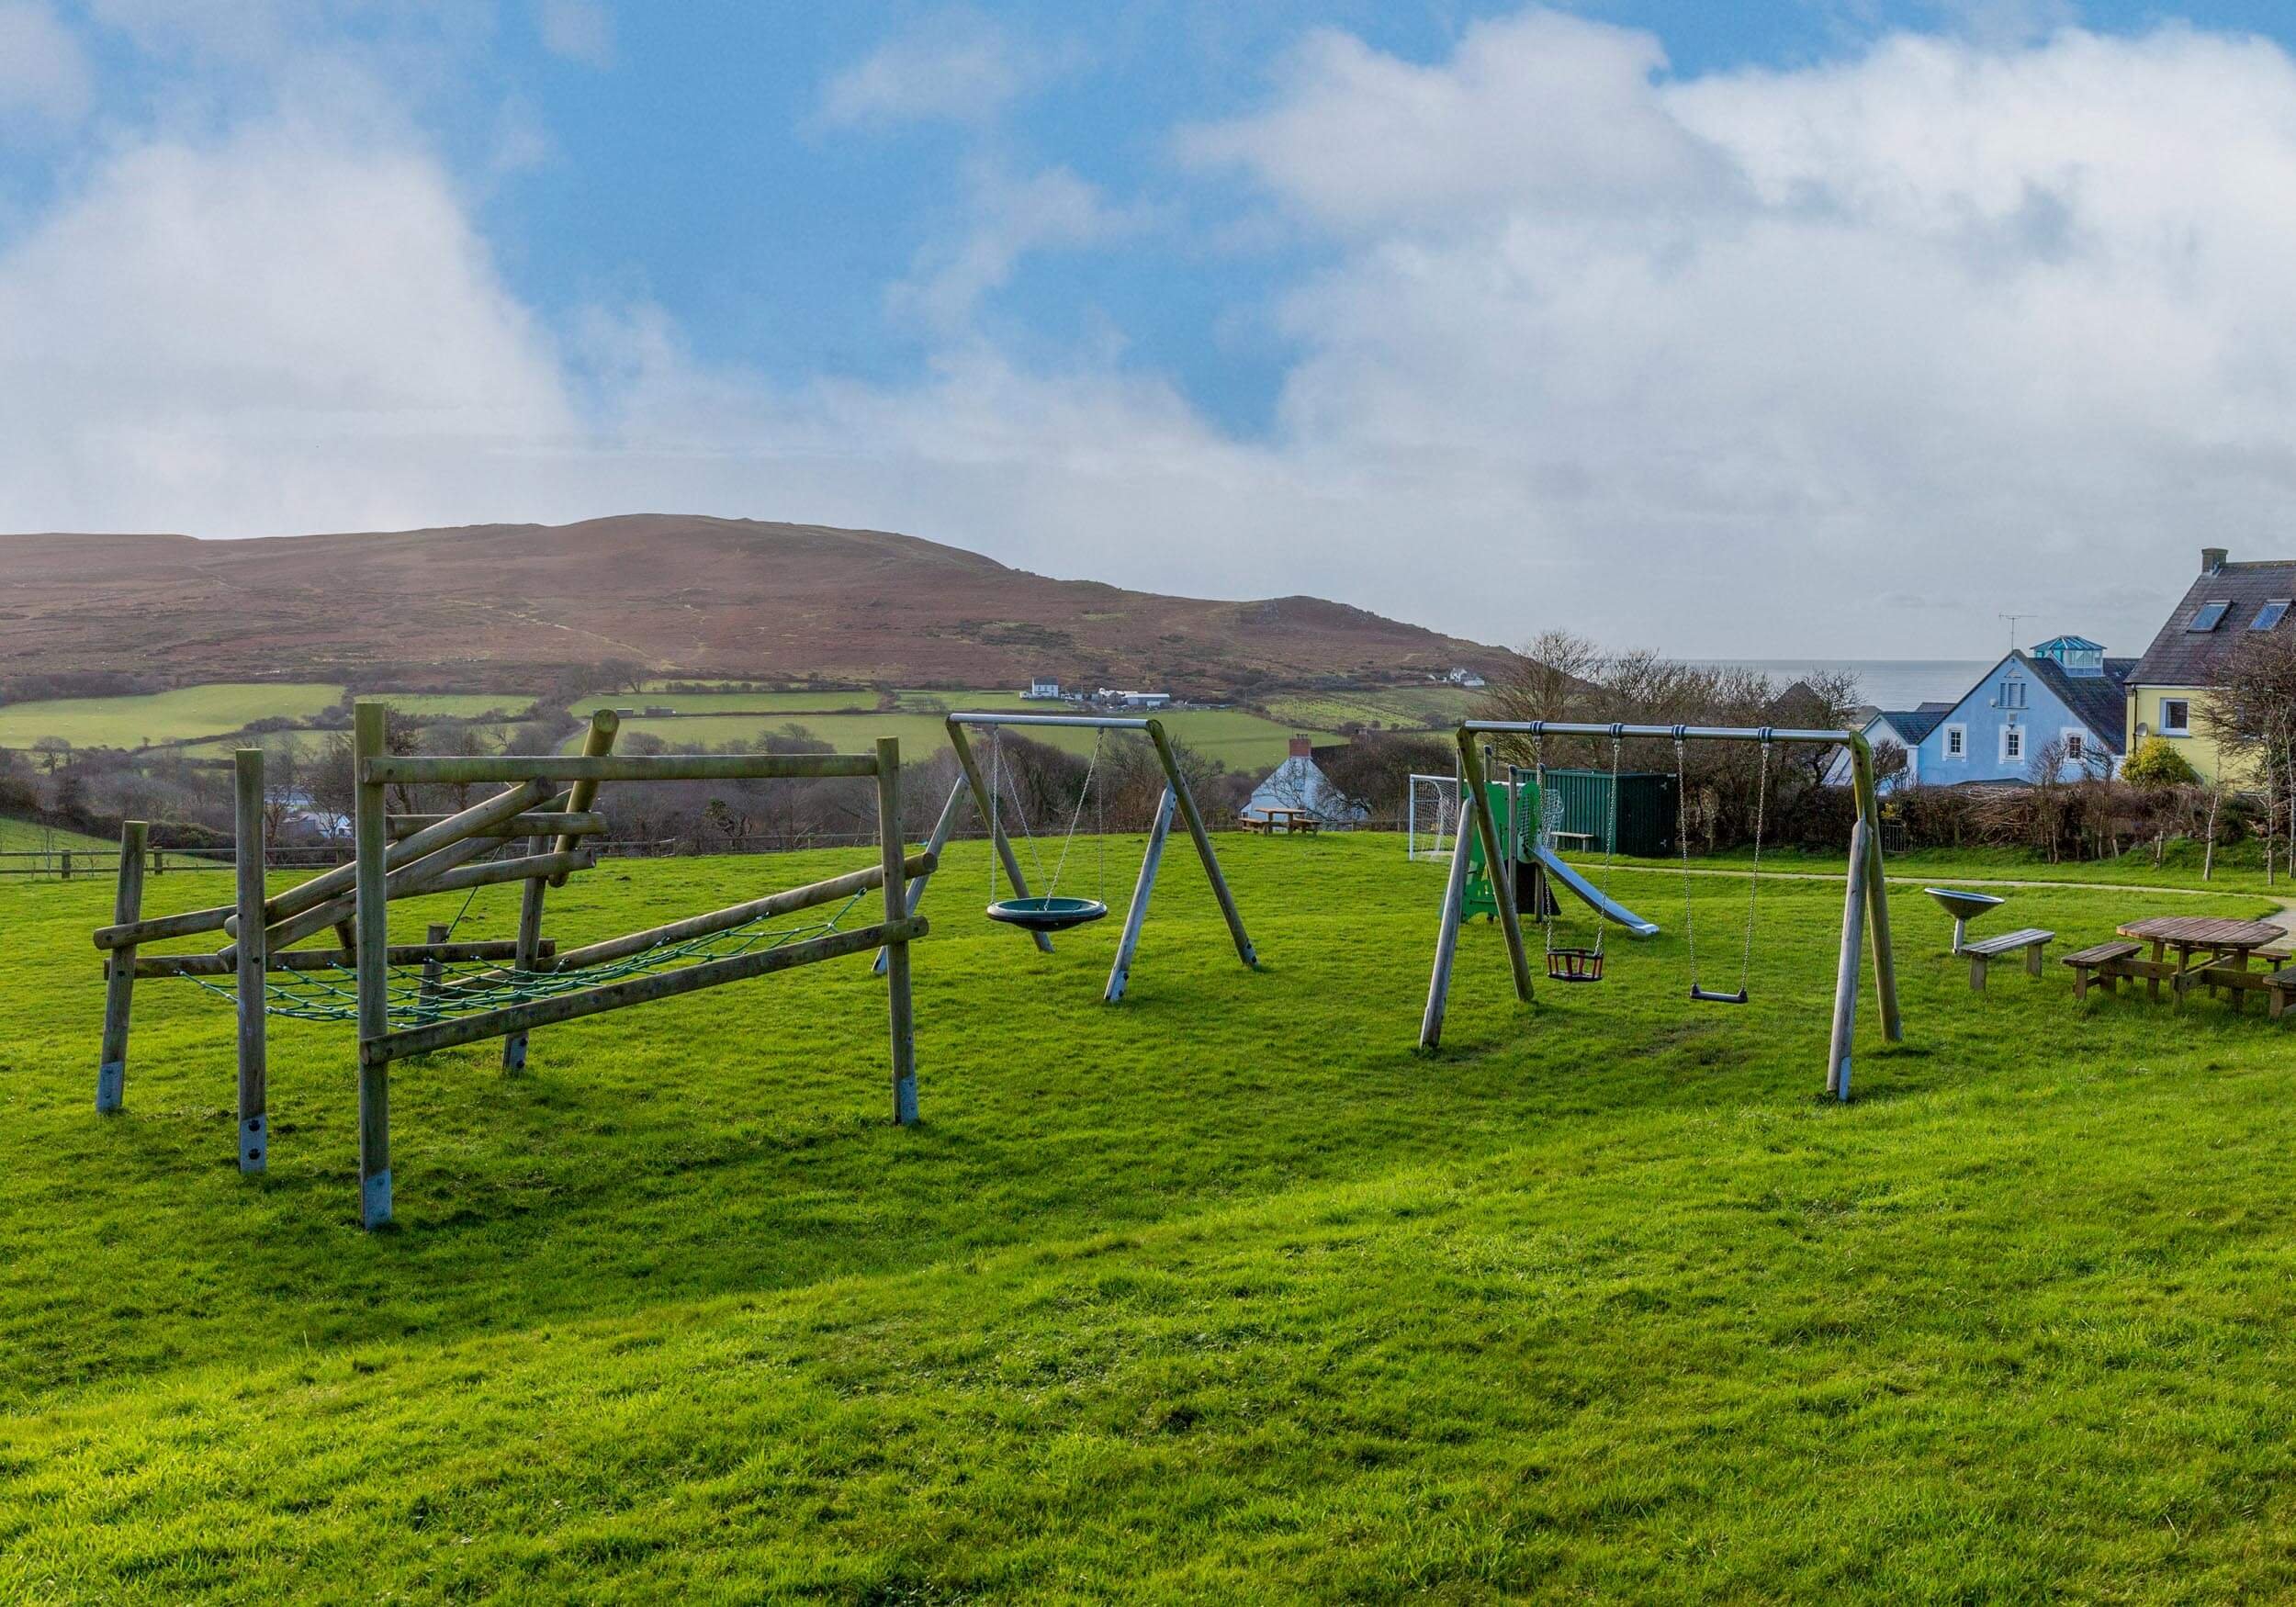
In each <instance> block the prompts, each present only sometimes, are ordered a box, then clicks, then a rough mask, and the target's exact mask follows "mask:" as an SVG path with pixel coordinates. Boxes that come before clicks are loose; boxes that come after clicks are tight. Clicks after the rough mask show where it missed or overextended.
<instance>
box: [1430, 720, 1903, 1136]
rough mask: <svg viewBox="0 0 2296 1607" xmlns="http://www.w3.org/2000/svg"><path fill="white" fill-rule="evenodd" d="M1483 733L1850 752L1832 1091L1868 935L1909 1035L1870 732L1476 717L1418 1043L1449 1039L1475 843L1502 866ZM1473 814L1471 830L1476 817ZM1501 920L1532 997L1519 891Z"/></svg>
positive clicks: (1466, 732)
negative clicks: (1851, 801) (1447, 1017)
mask: <svg viewBox="0 0 2296 1607" xmlns="http://www.w3.org/2000/svg"><path fill="white" fill-rule="evenodd" d="M1478 736H1530V737H1543V736H1608V737H1610V738H1611V739H1612V741H1613V742H1614V743H1616V742H1619V741H1621V740H1623V739H1625V738H1627V737H1637V738H1643V737H1652V738H1658V739H1660V740H1665V741H1671V742H1675V743H1678V744H1680V743H1685V742H1761V743H1763V744H1765V745H1766V744H1770V743H1779V742H1791V743H1818V744H1824V745H1828V746H1834V747H1843V748H1846V749H1847V750H1848V752H1849V754H1850V758H1851V785H1852V788H1853V790H1854V792H1855V795H1856V799H1857V822H1856V824H1855V826H1852V827H1851V834H1850V874H1849V876H1848V878H1847V885H1846V887H1845V890H1844V898H1843V904H1842V920H1841V946H1840V953H1839V955H1838V956H1837V959H1836V965H1835V975H1834V1007H1833V1025H1832V1030H1831V1034H1830V1037H1829V1041H1828V1044H1827V1052H1826V1092H1827V1093H1828V1094H1829V1096H1833V1097H1836V1098H1840V1099H1844V1100H1846V1099H1848V1098H1849V1097H1850V1070H1851V1043H1852V1038H1853V1029H1854V1027H1855V1021H1856V1013H1857V993H1858V973H1859V970H1860V951H1861V950H1863V948H1864V947H1865V945H1866V942H1867V940H1868V938H1870V940H1871V944H1872V951H1873V961H1874V995H1875V1002H1876V1004H1877V1006H1878V1007H1879V1010H1880V1014H1881V1019H1882V1032H1883V1036H1884V1037H1885V1039H1888V1040H1889V1041H1890V1042H1893V1043H1895V1042H1898V1041H1901V1040H1902V1039H1904V1037H1905V1027H1904V1023H1903V1020H1902V1017H1900V1014H1899V1011H1898V1005H1897V977H1896V960H1895V956H1894V955H1893V953H1892V951H1891V946H1890V937H1889V901H1888V894H1887V890H1886V887H1885V883H1884V881H1883V877H1882V864H1881V860H1882V852H1881V838H1880V837H1879V835H1878V834H1877V832H1876V831H1875V829H1874V823H1875V822H1876V821H1877V819H1878V818H1879V815H1880V810H1879V806H1878V804H1877V801H1876V797H1875V792H1874V755H1873V750H1872V748H1871V747H1869V746H1868V745H1867V743H1866V741H1865V738H1864V737H1863V735H1861V734H1860V733H1857V732H1854V731H1837V730H1823V729H1811V728H1805V727H1799V726H1750V725H1627V724H1624V723H1598V722H1594V721H1576V720H1570V721H1565V720H1468V721H1463V722H1461V723H1460V725H1459V726H1458V732H1457V738H1458V756H1459V779H1460V814H1461V819H1460V822H1459V834H1458V841H1457V843H1456V845H1455V846H1454V848H1453V851H1452V855H1451V871H1450V875H1449V877H1448V878H1447V880H1446V884H1445V889H1444V909H1443V918H1442V922H1441V925H1440V927H1439V928H1438V931H1437V934H1436V938H1435V965H1434V968H1433V972H1432V974H1431V975H1430V977H1429V979H1428V984H1427V1006H1426V1010H1425V1012H1424V1015H1423V1016H1422V1017H1421V1021H1420V1031H1419V1046H1420V1048H1421V1049H1422V1050H1423V1051H1434V1050H1435V1049H1436V1048H1437V1047H1438V1046H1439V1044H1440V1043H1441V1040H1442V1033H1443V1017H1444V1013H1445V1006H1446V1000H1447V999H1448V997H1449V994H1450V986H1451V966H1452V960H1453V957H1454V955H1455V953H1456V951H1457V947H1458V929H1459V924H1460V922H1459V911H1460V907H1461V904H1462V895H1463V893H1464V892H1465V889H1466V884H1467V866H1468V841H1469V837H1477V838H1480V842H1481V845H1482V850H1483V855H1484V858H1485V860H1486V861H1488V862H1489V863H1490V864H1491V865H1492V866H1493V868H1494V873H1496V870H1497V867H1499V866H1500V865H1501V864H1502V863H1503V858H1502V853H1501V846H1500V845H1501V836H1500V826H1499V823H1498V821H1497V820H1496V819H1495V818H1494V817H1493V815H1492V814H1491V799H1490V795H1489V793H1488V792H1486V791H1485V789H1484V785H1483V781H1484V772H1483V762H1482V759H1481V757H1480V755H1479V754H1478V753H1477V751H1476V747H1477V744H1476V741H1475V738H1476V737H1478ZM1469 818H1471V819H1472V821H1473V826H1472V827H1471V828H1470V827H1469V824H1468V822H1469ZM1497 903H1498V905H1499V925H1500V928H1501V930H1502V931H1503V933H1504V934H1505V937H1506V944H1507V959H1508V962H1509V965H1510V967H1511V968H1512V970H1513V972H1514V991H1515V996H1516V997H1517V998H1518V999H1520V1000H1521V1001H1522V1002H1524V1003H1525V1004H1528V1003H1530V1002H1531V1001H1532V983H1531V973H1530V967H1529V964H1528V962H1527V961H1526V959H1525V953H1524V944H1523V932H1522V926H1521V922H1520V919H1519V917H1518V915H1517V912H1516V910H1515V907H1514V904H1515V901H1514V898H1513V897H1512V896H1502V897H1501V898H1499V899H1498V900H1497Z"/></svg>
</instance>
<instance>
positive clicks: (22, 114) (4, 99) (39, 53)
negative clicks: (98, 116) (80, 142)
mask: <svg viewBox="0 0 2296 1607" xmlns="http://www.w3.org/2000/svg"><path fill="white" fill-rule="evenodd" d="M88 98H89V75H88V64H87V58H86V56H85V55H84V53H83V52H82V51H81V49H80V42H79V40H78V39H74V38H73V35H72V33H71V30H70V29H68V28H65V27H64V26H63V24H62V22H61V21H59V20H58V19H57V17H56V14H55V12H54V10H53V9H52V8H51V6H49V5H48V0H0V130H6V129H7V128H8V127H10V126H11V125H12V124H16V123H18V122H19V121H24V120H29V121H33V122H38V123H43V124H57V125H61V124H71V123H76V122H78V121H79V120H80V119H81V118H84V117H85V116H86V115H87V109H88Z"/></svg>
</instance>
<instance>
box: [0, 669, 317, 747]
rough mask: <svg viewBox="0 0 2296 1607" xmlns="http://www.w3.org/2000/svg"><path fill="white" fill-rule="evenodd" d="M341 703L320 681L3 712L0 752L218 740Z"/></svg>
mask: <svg viewBox="0 0 2296 1607" xmlns="http://www.w3.org/2000/svg"><path fill="white" fill-rule="evenodd" d="M342 695H343V689H342V688H341V687H340V686H329V685H327V684H325V683H323V682H318V681H304V682H293V683H285V682H253V681H225V682H216V683H214V684H211V685H208V686H192V687H183V688H179V689H178V690H176V691H163V692H153V693H151V694H149V695H146V696H142V697H125V698H60V699H56V700H54V701H51V702H30V703H6V704H0V747H30V746H31V745H32V744H33V743H35V742H37V741H39V739H40V738H41V737H43V736H61V737H62V738H63V739H64V740H65V741H67V742H69V743H71V744H72V746H73V747H142V746H143V745H144V744H145V743H147V742H149V743H159V742H179V741H182V740H183V739H185V738H186V737H192V736H220V735H222V734H224V733H225V732H230V731H236V730H238V729H239V728H240V727H241V726H242V725H246V724H247V723H248V722H249V721H250V720H261V719H264V718H266V717H269V716H273V715H287V716H291V717H294V718H298V719H300V718H303V717H305V716H308V715H311V714H318V713H320V712H321V710H323V709H326V708H328V707H329V706H331V705H332V703H333V702H335V700H336V699H338V698H340V697H341V696H342Z"/></svg>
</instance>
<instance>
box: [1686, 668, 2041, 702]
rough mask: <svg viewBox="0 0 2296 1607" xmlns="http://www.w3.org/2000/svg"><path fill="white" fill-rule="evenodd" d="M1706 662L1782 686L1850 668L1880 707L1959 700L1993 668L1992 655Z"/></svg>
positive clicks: (1867, 698)
mask: <svg viewBox="0 0 2296 1607" xmlns="http://www.w3.org/2000/svg"><path fill="white" fill-rule="evenodd" d="M1699 662H1701V663H1705V664H1714V665H1717V666H1727V667H1728V668H1730V669H1751V670H1754V671H1756V672H1757V673H1760V674H1762V675H1766V676H1768V677H1769V678H1770V679H1771V680H1774V681H1776V682H1778V683H1779V684H1780V685H1782V686H1783V685H1786V684H1789V683H1791V682H1793V681H1796V680H1806V679H1807V678H1808V677H1809V676H1811V675H1813V674H1819V673H1824V672H1827V671H1832V670H1846V671H1848V672H1849V673H1850V674H1852V675H1854V676H1856V677H1857V680H1858V700H1859V702H1865V703H1871V704H1872V705H1873V706H1874V707H1875V708H1877V709H1912V708H1918V707H1919V706H1920V705H1921V704H1922V703H1925V702H1960V701H1961V698H1962V696H1963V694H1964V693H1965V692H1967V691H1969V689H1970V688H1971V687H1973V686H1975V684H1976V683H1977V678H1978V677H1979V676H1981V675H1983V674H1984V673H1985V672H1986V670H1988V669H1992V668H1993V666H1994V663H1995V662H1996V661H1995V660H1994V659H1991V658H1707V659H1701V660H1699Z"/></svg>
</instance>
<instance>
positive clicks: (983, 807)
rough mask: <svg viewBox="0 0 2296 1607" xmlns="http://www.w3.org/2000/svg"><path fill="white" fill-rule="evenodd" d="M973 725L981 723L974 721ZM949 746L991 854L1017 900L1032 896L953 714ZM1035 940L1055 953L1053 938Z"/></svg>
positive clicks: (1039, 935) (1035, 935)
mask: <svg viewBox="0 0 2296 1607" xmlns="http://www.w3.org/2000/svg"><path fill="white" fill-rule="evenodd" d="M972 724H975V725H977V724H979V722H978V721H974V722H972ZM946 725H947V730H948V732H949V746H950V747H953V748H955V749H956V750H957V767H958V768H959V769H960V770H962V771H963V772H964V781H965V785H967V786H968V787H970V788H972V790H973V805H974V808H976V809H978V810H979V811H980V812H981V819H982V820H983V821H984V822H985V823H986V824H987V826H988V836H989V846H990V851H991V852H992V853H994V854H995V855H996V857H997V858H998V859H999V860H1003V861H1004V866H1005V876H1006V879H1007V880H1008V881H1009V882H1011V883H1012V893H1013V896H1014V897H1015V898H1026V897H1028V896H1029V879H1028V878H1027V877H1026V876H1024V875H1022V874H1021V872H1020V859H1019V855H1017V854H1015V853H1014V852H1013V851H1012V839H1011V838H1010V837H1007V836H1006V835H1005V826H1004V823H1003V822H1002V821H1001V820H999V819H998V818H997V815H996V804H995V803H994V801H993V800H992V798H991V797H990V794H989V790H988V784H987V783H986V782H985V781H982V779H981V767H980V764H979V761H978V760H977V759H975V758H974V753H973V745H972V744H971V743H970V742H968V741H966V740H965V736H964V725H965V722H964V721H962V719H961V717H960V716H958V715H955V714H951V715H950V716H949V719H948V721H947V723H946ZM1029 936H1030V937H1031V938H1035V939H1036V946H1037V950H1038V951H1039V952H1040V953H1044V954H1050V953H1051V952H1052V938H1049V937H1047V936H1046V935H1045V934H1044V933H1042V932H1030V934H1029Z"/></svg>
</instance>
